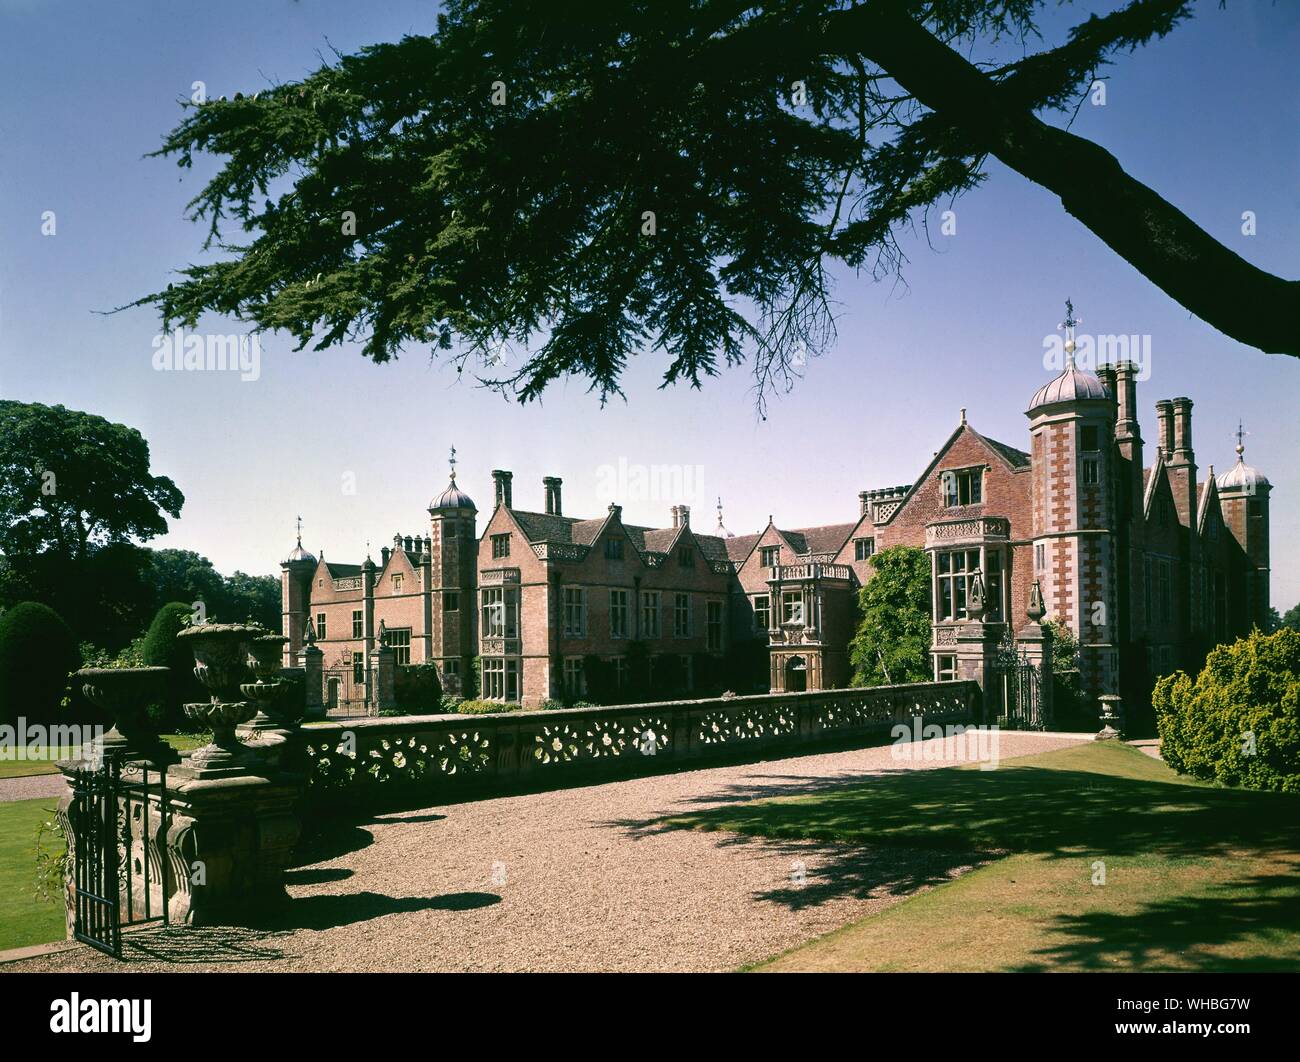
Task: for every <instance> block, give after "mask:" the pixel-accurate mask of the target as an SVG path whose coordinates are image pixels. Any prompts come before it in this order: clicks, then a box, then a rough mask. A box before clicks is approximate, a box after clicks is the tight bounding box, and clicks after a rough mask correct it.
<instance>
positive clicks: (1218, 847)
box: [616, 750, 1300, 857]
mask: <svg viewBox="0 0 1300 1062" xmlns="http://www.w3.org/2000/svg"><path fill="white" fill-rule="evenodd" d="M1115 755H1118V756H1121V757H1124V756H1138V755H1140V753H1135V752H1129V751H1128V750H1118V751H1117V752H1116V754H1115ZM1115 762H1119V763H1123V760H1119V761H1115ZM1153 766H1155V765H1153ZM778 795H779V796H797V797H806V798H807V799H794V800H781V801H769V800H768V799H767V798H769V797H772V796H778ZM720 801H722V802H723V803H722V806H710V807H706V808H703V809H701V810H699V811H690V812H687V813H685V814H682V815H677V816H672V817H669V818H658V819H652V820H646V821H640V822H637V821H622V822H619V823H617V824H616V825H619V826H622V827H623V828H625V829H627V830H629V831H630V832H632V833H633V834H634V835H636V834H647V833H656V832H663V831H667V830H674V829H705V830H710V829H712V830H728V831H733V832H737V833H746V834H757V835H761V836H766V837H775V838H809V839H812V840H820V841H833V842H838V843H849V844H871V845H905V846H914V847H921V848H932V849H933V848H938V849H957V850H960V851H966V852H992V851H1006V852H1036V853H1044V854H1047V855H1050V856H1053V857H1060V856H1066V855H1070V856H1078V855H1079V854H1080V853H1081V852H1092V851H1096V852H1106V853H1108V854H1109V855H1111V856H1127V855H1145V856H1151V855H1159V856H1168V857H1179V856H1182V857H1188V856H1202V857H1203V856H1207V855H1216V854H1222V853H1225V852H1227V851H1229V850H1231V849H1234V848H1239V847H1241V846H1242V845H1257V846H1260V847H1265V848H1269V847H1274V848H1276V847H1282V848H1286V847H1288V846H1290V845H1294V844H1296V843H1297V842H1300V797H1295V796H1290V795H1284V794H1277V793H1258V792H1248V791H1243V790H1229V789H1216V788H1211V787H1208V786H1195V785H1186V784H1182V783H1179V782H1177V781H1163V780H1159V779H1156V780H1146V779H1142V778H1131V777H1124V776H1122V775H1115V774H1103V773H1098V772H1097V771H1093V770H1070V769H1061V768H1053V767H1045V766H1035V765H1033V764H1032V762H1029V763H1019V764H1007V765H1004V766H1003V767H1001V768H1000V769H998V770H995V771H980V770H954V769H939V770H928V771H919V770H909V771H896V772H890V773H886V774H879V775H874V776H872V777H870V778H867V779H865V780H861V781H855V782H845V781H843V780H840V781H834V780H831V781H826V780H821V779H819V780H815V781H813V780H808V781H806V782H804V783H803V784H800V783H799V780H797V779H794V780H791V781H790V782H788V783H780V784H778V786H777V787H775V788H774V787H773V786H771V785H770V784H769V783H768V781H767V780H766V779H765V780H763V781H761V782H759V783H757V784H755V785H752V786H743V785H740V786H729V787H728V788H727V789H725V790H723V791H721V792H716V793H713V794H709V795H706V796H702V797H699V798H697V799H696V800H695V801H693V803H698V804H705V805H717V804H718V803H719V802H720Z"/></svg>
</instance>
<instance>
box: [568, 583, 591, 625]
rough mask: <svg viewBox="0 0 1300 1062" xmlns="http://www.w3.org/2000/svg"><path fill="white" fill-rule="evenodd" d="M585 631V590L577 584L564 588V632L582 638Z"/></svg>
mask: <svg viewBox="0 0 1300 1062" xmlns="http://www.w3.org/2000/svg"><path fill="white" fill-rule="evenodd" d="M586 633H587V591H586V590H584V589H582V588H581V587H578V586H566V587H565V588H564V634H565V637H568V638H582V637H584V636H585V635H586Z"/></svg>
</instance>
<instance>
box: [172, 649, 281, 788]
mask: <svg viewBox="0 0 1300 1062" xmlns="http://www.w3.org/2000/svg"><path fill="white" fill-rule="evenodd" d="M262 633H264V632H263V630H262V628H260V627H254V626H248V625H245V624H242V623H205V624H202V625H200V626H197V627H186V628H185V630H183V631H181V632H180V633H179V634H178V635H177V636H176V637H177V638H184V639H185V644H186V645H188V646H189V648H190V649H191V650H193V652H194V675H195V677H196V678H197V679H198V680H199V681H200V682H201V683H203V685H204V687H205V688H206V689H208V690H210V691H211V694H212V697H211V699H210V700H208V701H198V702H195V703H193V704H187V705H185V714H186V715H187V716H189V718H190V719H192V720H194V721H195V722H196V723H202V724H204V725H206V726H209V727H211V728H212V743H211V744H210V745H204V746H203V748H201V749H195V750H194V751H193V752H191V753H190V754H189V755H188V756H186V757H185V759H184V761H183V762H184V764H185V765H186V766H188V767H191V768H193V769H195V770H197V771H199V772H201V773H202V774H204V775H214V774H244V773H247V769H248V767H249V766H250V765H251V763H252V762H254V760H253V757H252V756H251V755H250V754H249V752H248V749H247V748H245V747H244V745H242V744H241V743H240V741H239V737H238V736H237V735H236V733H235V728H236V727H237V726H239V724H240V723H246V722H247V721H248V720H249V719H251V718H252V717H253V715H254V713H255V712H256V711H257V706H256V705H254V704H253V703H252V702H250V701H247V700H244V699H242V691H241V689H240V687H241V686H242V685H243V683H244V682H245V681H246V680H247V679H248V677H249V672H248V643H249V642H250V641H251V640H252V639H253V638H255V637H257V636H258V635H260V634H262Z"/></svg>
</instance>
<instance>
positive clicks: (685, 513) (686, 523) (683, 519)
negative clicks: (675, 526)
mask: <svg viewBox="0 0 1300 1062" xmlns="http://www.w3.org/2000/svg"><path fill="white" fill-rule="evenodd" d="M677 521H678V523H680V525H681V526H682V527H690V526H691V507H690V506H689V505H679V506H677Z"/></svg>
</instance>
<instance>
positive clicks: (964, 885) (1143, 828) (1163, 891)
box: [666, 742, 1300, 971]
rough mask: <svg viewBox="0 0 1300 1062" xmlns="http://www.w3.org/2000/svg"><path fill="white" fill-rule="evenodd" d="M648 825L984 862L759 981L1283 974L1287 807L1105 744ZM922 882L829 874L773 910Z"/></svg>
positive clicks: (1295, 884)
mask: <svg viewBox="0 0 1300 1062" xmlns="http://www.w3.org/2000/svg"><path fill="white" fill-rule="evenodd" d="M666 825H669V826H674V827H688V828H695V829H710V830H727V831H732V832H737V833H748V834H758V835H763V836H768V837H778V838H785V837H788V838H794V837H799V838H816V839H820V840H829V841H838V842H847V843H850V844H854V845H868V846H870V845H877V846H898V845H907V846H914V847H918V848H926V849H943V850H950V851H951V850H956V851H961V852H970V853H979V854H983V855H984V856H985V857H987V858H989V859H990V860H991V861H990V862H988V863H987V864H986V865H984V866H981V867H979V868H978V869H976V870H973V871H971V872H969V873H967V874H965V875H963V876H962V877H960V878H958V879H957V880H955V881H951V882H947V883H944V884H941V885H939V886H937V887H935V888H933V889H931V890H929V891H926V892H923V893H921V894H919V895H914V896H911V897H910V898H908V899H905V900H903V901H902V902H900V903H898V904H896V905H894V906H892V907H890V908H887V909H885V910H884V911H882V912H880V913H879V914H875V915H871V916H869V917H867V918H865V919H863V920H861V921H859V922H856V923H854V924H852V925H849V926H846V927H845V928H843V929H841V930H838V931H837V932H835V933H832V934H830V935H828V936H826V937H823V938H821V939H819V940H815V941H813V942H811V943H809V944H807V945H804V946H802V947H799V948H796V949H794V950H793V951H790V952H788V953H786V954H784V955H780V956H777V957H775V958H774V959H772V960H769V961H768V962H766V963H763V964H760V965H759V966H758V967H757V969H760V970H765V971H766V970H771V971H776V970H781V971H795V970H811V971H816V970H825V971H850V970H852V971H890V970H911V971H929V970H960V971H995V970H1003V971H1018V970H1024V971H1034V970H1157V971H1163V970H1227V971H1236V970H1300V797H1296V796H1284V795H1280V794H1273V793H1252V792H1243V791H1238V790H1228V789H1222V788H1217V787H1212V786H1207V785H1202V784H1200V783H1196V782H1192V781H1189V780H1187V779H1184V778H1180V777H1179V776H1177V775H1176V774H1174V773H1173V772H1172V771H1171V770H1169V768H1167V767H1166V766H1165V765H1164V764H1163V763H1160V762H1159V761H1157V760H1154V759H1151V758H1150V757H1148V756H1145V755H1143V754H1142V753H1140V752H1138V751H1137V750H1135V749H1131V748H1128V747H1126V746H1123V745H1119V744H1117V743H1115V742H1100V743H1088V744H1085V745H1078V746H1075V747H1072V748H1069V749H1063V750H1060V751H1057V752H1051V753H1045V754H1043V755H1040V756H1032V757H1026V758H1024V759H1020V760H1011V761H1006V762H1004V763H1003V764H1002V766H1001V767H1000V768H999V769H998V770H994V771H980V770H978V769H971V768H943V769H939V770H930V771H901V772H898V773H896V774H890V775H883V776H878V777H875V778H872V779H870V780H867V781H864V782H862V783H860V784H856V785H852V786H847V787H838V788H833V789H828V790H826V791H824V792H817V793H811V794H809V795H807V796H798V797H792V798H787V799H781V800H772V801H763V802H751V803H747V804H739V805H730V806H726V807H722V808H715V809H710V810H707V811H703V812H698V813H693V814H690V815H686V816H681V817H677V818H674V819H671V820H668V822H667V823H666ZM849 865H850V863H849V861H848V860H846V867H847V866H849ZM1100 872H1104V884H1102V883H1095V882H1100V881H1101V878H1100ZM925 884H928V883H927V882H924V881H888V882H883V881H876V880H872V878H871V875H870V873H869V872H868V873H866V874H863V873H862V872H861V871H853V872H848V871H845V872H844V873H842V874H841V873H837V872H836V868H835V867H834V866H833V865H832V866H829V867H828V868H826V869H825V870H824V871H823V872H821V873H820V874H817V875H813V874H810V876H809V879H808V882H807V885H806V886H805V888H804V890H801V891H802V892H804V893H806V894H807V895H803V896H800V897H799V898H798V900H797V901H796V900H793V899H788V900H787V902H801V903H807V902H816V897H817V896H818V895H819V894H822V895H825V894H827V893H829V892H842V891H852V890H857V891H858V892H860V893H861V894H866V893H876V894H879V892H880V891H881V890H882V889H884V890H886V891H893V892H895V893H911V892H914V891H915V890H916V889H917V888H919V887H920V886H922V885H925Z"/></svg>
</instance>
